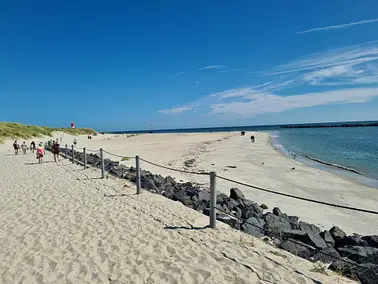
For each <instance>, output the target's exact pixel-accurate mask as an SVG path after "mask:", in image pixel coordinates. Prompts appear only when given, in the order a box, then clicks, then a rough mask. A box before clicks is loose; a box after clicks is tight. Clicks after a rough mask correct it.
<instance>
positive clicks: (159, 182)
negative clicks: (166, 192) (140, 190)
mask: <svg viewBox="0 0 378 284" xmlns="http://www.w3.org/2000/svg"><path fill="white" fill-rule="evenodd" d="M152 180H153V181H154V183H155V185H156V186H157V187H161V186H162V185H163V184H164V178H163V177H162V176H161V175H153V176H152Z"/></svg>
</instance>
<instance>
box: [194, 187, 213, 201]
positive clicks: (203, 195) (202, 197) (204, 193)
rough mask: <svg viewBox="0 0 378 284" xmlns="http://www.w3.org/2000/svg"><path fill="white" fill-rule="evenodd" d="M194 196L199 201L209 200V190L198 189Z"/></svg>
mask: <svg viewBox="0 0 378 284" xmlns="http://www.w3.org/2000/svg"><path fill="white" fill-rule="evenodd" d="M195 196H196V199H198V200H199V201H201V202H203V201H205V202H210V192H209V191H207V190H205V189H203V190H200V191H199V192H198V193H197V195H195ZM193 198H194V197H193Z"/></svg>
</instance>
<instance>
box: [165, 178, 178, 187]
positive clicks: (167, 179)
mask: <svg viewBox="0 0 378 284" xmlns="http://www.w3.org/2000/svg"><path fill="white" fill-rule="evenodd" d="M164 180H165V182H169V183H170V184H171V185H172V186H176V184H177V182H176V181H175V179H174V178H173V177H171V176H167V177H165V179H164Z"/></svg>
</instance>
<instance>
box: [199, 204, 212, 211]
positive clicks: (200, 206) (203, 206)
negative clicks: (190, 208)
mask: <svg viewBox="0 0 378 284" xmlns="http://www.w3.org/2000/svg"><path fill="white" fill-rule="evenodd" d="M209 206H210V203H208V202H199V203H197V207H196V210H197V211H198V212H203V210H204V209H205V208H208V207H209Z"/></svg>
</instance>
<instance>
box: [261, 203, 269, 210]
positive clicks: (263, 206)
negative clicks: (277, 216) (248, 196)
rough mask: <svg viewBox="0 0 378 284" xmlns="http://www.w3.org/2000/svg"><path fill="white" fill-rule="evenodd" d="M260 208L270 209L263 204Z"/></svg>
mask: <svg viewBox="0 0 378 284" xmlns="http://www.w3.org/2000/svg"><path fill="white" fill-rule="evenodd" d="M260 207H261V209H262V210H266V209H268V206H266V205H265V204H261V205H260Z"/></svg>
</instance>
